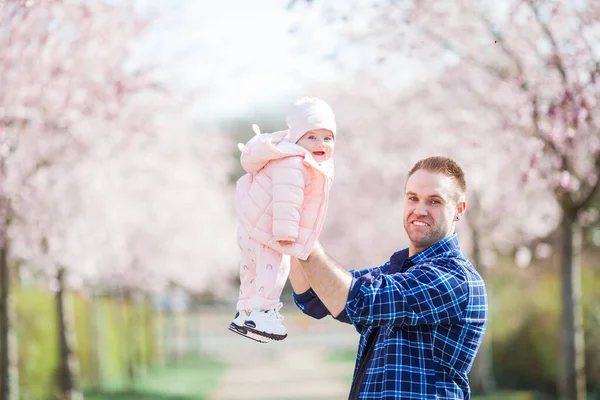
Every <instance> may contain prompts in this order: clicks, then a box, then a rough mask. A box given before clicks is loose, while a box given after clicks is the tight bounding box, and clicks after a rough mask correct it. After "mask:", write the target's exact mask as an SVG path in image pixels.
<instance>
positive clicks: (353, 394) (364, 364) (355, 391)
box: [348, 327, 379, 400]
mask: <svg viewBox="0 0 600 400" xmlns="http://www.w3.org/2000/svg"><path fill="white" fill-rule="evenodd" d="M377 336H379V327H377V328H373V330H372V331H371V335H370V336H369V339H367V344H365V350H364V352H363V353H364V354H363V356H362V357H361V358H360V363H359V364H358V370H357V371H356V377H355V378H354V380H353V381H352V387H351V389H350V396H348V400H358V398H359V395H360V387H361V385H362V381H363V379H364V378H365V373H366V372H367V368H369V363H370V362H371V359H372V358H373V350H374V349H375V343H376V342H377Z"/></svg>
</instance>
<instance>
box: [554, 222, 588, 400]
mask: <svg viewBox="0 0 600 400" xmlns="http://www.w3.org/2000/svg"><path fill="white" fill-rule="evenodd" d="M576 217H577V213H576V212H567V211H565V213H564V216H563V219H562V222H561V242H562V243H561V250H562V257H561V286H562V290H561V298H562V368H561V377H560V393H561V399H563V400H584V399H585V398H586V394H585V356H584V336H583V335H584V334H583V310H582V305H581V236H582V232H581V227H580V226H579V224H578V223H577V218H576Z"/></svg>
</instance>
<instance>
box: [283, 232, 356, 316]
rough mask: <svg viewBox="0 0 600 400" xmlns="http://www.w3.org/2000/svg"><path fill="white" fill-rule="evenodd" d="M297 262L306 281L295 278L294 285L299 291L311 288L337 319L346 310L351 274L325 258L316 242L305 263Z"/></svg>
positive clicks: (321, 248) (328, 258)
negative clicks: (306, 287) (306, 286)
mask: <svg viewBox="0 0 600 400" xmlns="http://www.w3.org/2000/svg"><path fill="white" fill-rule="evenodd" d="M298 261H299V263H300V266H301V272H303V273H304V277H305V278H306V279H305V281H304V282H302V281H301V280H299V279H297V278H298V276H296V277H294V279H296V284H297V285H299V288H301V289H302V288H305V285H308V288H312V290H313V291H314V292H315V293H316V294H317V296H318V297H319V299H320V300H321V301H322V302H323V304H324V305H325V307H327V309H328V310H329V312H330V313H331V315H333V316H334V317H337V316H338V315H339V314H340V313H341V312H342V311H344V309H345V308H346V302H347V301H348V292H349V291H350V286H351V285H352V280H353V277H352V274H351V273H350V272H348V271H346V270H344V269H343V268H342V267H340V266H339V265H338V264H337V263H336V262H335V261H333V260H332V259H331V258H330V257H329V256H327V254H325V251H324V250H323V247H321V245H320V244H319V243H318V242H315V245H314V246H313V249H312V251H311V252H310V255H309V256H308V258H307V259H306V261H304V260H298ZM292 287H294V282H292ZM294 290H295V288H294ZM307 290H308V289H307ZM296 293H298V292H296ZM300 293H302V292H300Z"/></svg>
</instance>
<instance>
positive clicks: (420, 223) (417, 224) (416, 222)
mask: <svg viewBox="0 0 600 400" xmlns="http://www.w3.org/2000/svg"><path fill="white" fill-rule="evenodd" d="M411 224H413V225H415V226H429V224H427V223H425V222H423V221H413V222H411Z"/></svg>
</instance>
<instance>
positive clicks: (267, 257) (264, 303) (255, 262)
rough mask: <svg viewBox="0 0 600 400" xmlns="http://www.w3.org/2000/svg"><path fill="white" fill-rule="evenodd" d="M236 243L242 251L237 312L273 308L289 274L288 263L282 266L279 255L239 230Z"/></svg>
mask: <svg viewBox="0 0 600 400" xmlns="http://www.w3.org/2000/svg"><path fill="white" fill-rule="evenodd" d="M237 240H238V246H239V247H240V251H241V263H240V297H239V301H238V303H237V306H236V308H237V310H251V309H253V308H257V309H260V310H268V309H270V308H275V306H277V303H279V297H280V296H281V292H282V291H283V286H284V285H285V281H286V280H287V278H288V275H289V273H290V266H289V263H282V259H283V255H282V254H281V253H279V252H277V251H275V250H273V249H271V248H270V247H267V246H265V245H263V244H261V243H259V242H257V241H255V240H253V239H251V238H250V236H248V233H246V231H245V230H244V228H242V227H239V228H238V238H237Z"/></svg>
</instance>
